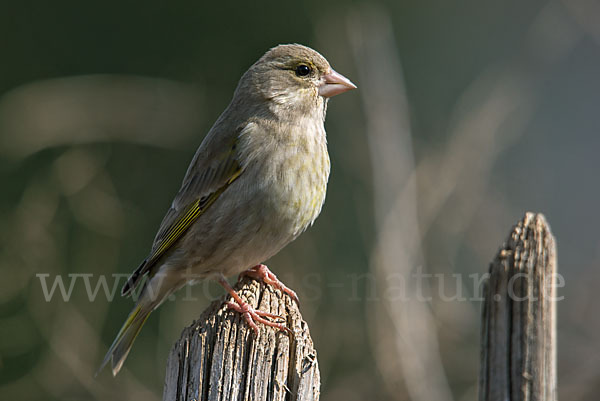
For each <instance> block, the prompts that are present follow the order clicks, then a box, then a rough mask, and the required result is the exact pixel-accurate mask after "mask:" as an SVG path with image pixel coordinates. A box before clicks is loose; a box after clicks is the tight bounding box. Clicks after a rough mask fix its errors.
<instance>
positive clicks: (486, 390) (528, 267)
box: [479, 213, 556, 401]
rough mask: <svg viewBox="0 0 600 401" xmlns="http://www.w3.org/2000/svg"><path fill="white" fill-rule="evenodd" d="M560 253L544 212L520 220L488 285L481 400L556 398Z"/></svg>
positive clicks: (551, 400)
mask: <svg viewBox="0 0 600 401" xmlns="http://www.w3.org/2000/svg"><path fill="white" fill-rule="evenodd" d="M555 280H556V251H555V244H554V238H553V236H552V233H551V232H550V228H549V227H548V224H547V223H546V219H545V218H544V216H543V215H541V214H534V213H527V214H525V217H524V218H523V219H522V220H521V221H519V222H518V223H517V225H516V226H515V227H514V228H513V230H512V232H511V234H510V235H509V237H508V239H507V240H506V242H505V244H504V245H503V246H502V248H501V249H500V251H499V252H498V255H497V256H496V258H495V259H494V261H493V262H492V264H491V266H490V276H489V278H488V279H487V282H486V283H485V287H484V298H485V301H484V305H483V314H482V319H483V320H482V330H481V368H480V375H479V400H480V401H555V400H556V308H555V300H556V290H555V288H556V287H555Z"/></svg>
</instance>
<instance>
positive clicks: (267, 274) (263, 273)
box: [240, 264, 300, 305]
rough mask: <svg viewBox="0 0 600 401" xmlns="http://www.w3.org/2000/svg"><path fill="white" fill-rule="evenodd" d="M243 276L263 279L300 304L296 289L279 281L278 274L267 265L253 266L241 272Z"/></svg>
mask: <svg viewBox="0 0 600 401" xmlns="http://www.w3.org/2000/svg"><path fill="white" fill-rule="evenodd" d="M241 276H248V277H251V278H254V279H257V280H262V282H263V283H265V284H270V285H272V286H273V287H275V288H277V289H279V290H281V291H282V292H284V293H286V294H288V295H289V296H290V297H291V298H292V299H293V300H294V301H296V303H297V304H298V305H299V304H300V300H299V299H298V295H296V292H294V290H292V289H290V288H288V287H287V286H286V285H285V284H283V283H282V282H281V281H279V279H278V278H277V276H276V275H275V274H274V273H273V272H272V271H271V270H269V268H268V267H267V266H266V265H262V264H261V265H256V266H254V267H251V268H250V269H248V270H246V271H244V272H242V273H241V274H240V277H241Z"/></svg>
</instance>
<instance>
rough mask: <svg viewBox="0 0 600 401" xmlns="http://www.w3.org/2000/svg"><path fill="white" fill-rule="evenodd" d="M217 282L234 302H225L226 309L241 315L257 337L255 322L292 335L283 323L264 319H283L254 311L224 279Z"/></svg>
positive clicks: (221, 278) (271, 314)
mask: <svg viewBox="0 0 600 401" xmlns="http://www.w3.org/2000/svg"><path fill="white" fill-rule="evenodd" d="M218 281H219V284H221V285H222V286H223V287H224V288H225V289H226V290H227V292H228V293H229V295H231V296H232V297H233V299H234V301H235V302H227V304H226V305H227V307H228V308H229V309H233V310H235V311H236V312H239V313H241V314H242V316H243V317H244V320H245V321H246V323H248V326H250V327H251V328H252V330H254V333H255V334H256V335H258V326H257V325H256V323H255V322H258V323H262V324H265V325H267V326H271V327H275V328H276V329H279V330H281V331H286V332H288V333H290V334H293V333H292V331H291V330H290V329H288V328H287V326H286V325H285V324H284V323H276V322H272V321H270V320H267V319H265V317H268V318H270V319H279V320H283V318H282V317H281V316H278V315H275V314H273V313H269V312H265V311H261V310H256V309H254V308H253V307H251V306H250V305H249V304H248V303H247V302H245V301H244V300H243V299H242V298H240V296H239V295H238V294H237V293H236V292H235V290H234V289H233V288H231V285H229V283H228V282H227V280H225V277H223V276H221V277H220V278H219V279H218Z"/></svg>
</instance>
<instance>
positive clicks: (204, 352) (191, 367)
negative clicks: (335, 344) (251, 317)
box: [163, 278, 320, 401]
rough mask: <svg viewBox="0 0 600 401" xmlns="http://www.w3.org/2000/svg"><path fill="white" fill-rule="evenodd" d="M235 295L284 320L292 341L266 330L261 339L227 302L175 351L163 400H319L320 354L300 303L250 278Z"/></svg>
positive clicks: (205, 316)
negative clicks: (313, 341) (230, 308)
mask: <svg viewBox="0 0 600 401" xmlns="http://www.w3.org/2000/svg"><path fill="white" fill-rule="evenodd" d="M235 290H236V291H237V292H238V294H240V296H241V297H242V299H244V300H245V301H246V302H248V303H250V304H251V305H252V306H254V307H256V306H257V305H260V309H261V310H264V311H267V312H271V313H275V314H278V315H280V316H282V317H283V318H284V319H285V320H286V324H287V327H288V328H290V329H291V330H292V331H293V333H294V335H293V338H290V337H291V335H289V334H287V333H285V332H281V331H278V330H275V329H273V328H271V327H265V326H263V325H260V333H259V335H258V337H256V336H255V335H254V332H253V331H252V329H250V328H249V327H248V325H247V324H246V323H245V322H244V320H243V319H242V318H241V316H240V314H239V313H237V312H233V311H228V310H227V309H226V307H225V306H224V302H225V301H228V300H230V299H229V297H228V296H226V297H223V298H222V299H220V300H217V301H215V302H213V303H212V305H211V306H210V307H209V308H208V309H207V310H205V311H204V312H203V313H202V315H201V316H200V318H199V319H198V320H197V321H195V322H194V323H193V324H192V325H191V326H189V327H187V328H186V329H184V330H183V333H182V334H181V338H180V339H179V340H178V341H177V343H176V344H175V345H174V346H173V349H172V350H171V353H170V355H169V359H168V362H167V372H166V377H165V388H164V393H163V400H164V401H175V400H177V401H179V400H181V401H184V400H185V401H192V400H194V401H205V400H207V401H217V400H273V401H275V400H298V401H309V400H310V401H315V400H318V399H319V389H320V374H319V366H318V363H317V353H316V351H315V349H314V347H313V343H312V339H311V338H310V334H309V331H308V326H307V324H306V322H304V321H303V320H302V316H301V315H300V312H299V310H298V306H297V305H296V304H295V302H293V301H292V300H291V299H290V298H289V297H288V296H287V295H285V296H282V294H281V292H280V291H279V290H277V291H276V290H274V289H273V288H272V287H270V286H266V285H265V284H263V283H260V282H258V281H255V280H252V279H248V278H245V279H244V280H242V282H240V283H238V284H237V285H236V287H235Z"/></svg>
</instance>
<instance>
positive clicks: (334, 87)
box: [319, 69, 356, 97]
mask: <svg viewBox="0 0 600 401" xmlns="http://www.w3.org/2000/svg"><path fill="white" fill-rule="evenodd" d="M352 89H356V85H354V84H353V83H352V82H351V81H350V80H349V79H348V78H346V77H345V76H343V75H342V74H339V73H337V72H335V71H334V70H333V69H331V71H330V72H329V74H325V75H323V77H322V83H321V86H319V95H321V96H323V97H332V96H335V95H339V94H340V93H344V92H347V91H349V90H352Z"/></svg>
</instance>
